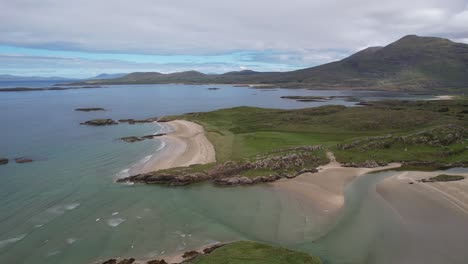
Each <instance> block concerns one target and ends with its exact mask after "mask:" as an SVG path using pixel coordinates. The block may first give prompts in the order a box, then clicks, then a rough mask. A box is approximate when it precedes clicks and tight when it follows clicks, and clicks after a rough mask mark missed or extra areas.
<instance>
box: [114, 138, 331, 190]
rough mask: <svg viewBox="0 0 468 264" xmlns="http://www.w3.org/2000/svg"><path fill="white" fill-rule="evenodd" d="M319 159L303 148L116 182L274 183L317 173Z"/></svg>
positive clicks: (155, 173)
mask: <svg viewBox="0 0 468 264" xmlns="http://www.w3.org/2000/svg"><path fill="white" fill-rule="evenodd" d="M319 148H321V146H309V147H308V149H319ZM321 161H322V160H321V159H320V158H319V157H317V156H315V155H313V154H312V153H311V152H308V151H302V152H294V153H288V154H283V155H274V156H268V157H263V158H258V159H257V160H255V161H242V162H236V161H227V162H224V163H221V164H216V165H214V166H212V167H211V168H209V169H206V170H200V171H197V170H196V169H193V168H192V167H187V168H176V169H170V170H163V171H156V172H150V173H144V174H138V175H134V176H130V177H126V178H122V179H119V180H118V182H139V183H147V184H167V185H170V186H182V185H187V184H191V183H196V182H202V181H211V182H212V183H213V184H215V185H218V186H234V185H251V184H257V183H267V182H274V181H277V180H279V179H282V178H294V177H296V176H298V175H300V174H303V173H307V172H317V169H316V166H318V165H320V164H319V163H320V162H321ZM246 172H252V173H253V175H256V174H263V175H259V176H249V177H247V176H245V175H243V174H244V173H246ZM265 174H266V175H265Z"/></svg>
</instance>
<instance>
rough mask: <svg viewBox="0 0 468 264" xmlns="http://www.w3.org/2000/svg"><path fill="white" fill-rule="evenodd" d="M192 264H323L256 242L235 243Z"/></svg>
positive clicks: (289, 251)
mask: <svg viewBox="0 0 468 264" xmlns="http://www.w3.org/2000/svg"><path fill="white" fill-rule="evenodd" d="M191 263H192V264H280V263H281V264H283V263H288V264H321V263H322V262H321V261H320V259H319V258H318V257H313V256H310V255H308V254H306V253H302V252H297V251H292V250H288V249H285V248H280V247H273V246H269V245H265V244H260V243H255V242H247V241H242V242H235V243H232V244H229V245H226V246H223V247H221V248H218V249H216V250H214V251H213V252H211V253H210V254H207V255H203V256H201V257H199V258H197V259H195V260H193V261H192V262H191Z"/></svg>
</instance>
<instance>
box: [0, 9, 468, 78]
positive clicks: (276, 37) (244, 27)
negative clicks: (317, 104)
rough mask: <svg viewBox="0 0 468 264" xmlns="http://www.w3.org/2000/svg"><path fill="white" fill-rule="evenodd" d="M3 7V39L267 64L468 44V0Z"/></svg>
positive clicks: (232, 64)
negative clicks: (414, 39) (408, 46)
mask: <svg viewBox="0 0 468 264" xmlns="http://www.w3.org/2000/svg"><path fill="white" fill-rule="evenodd" d="M0 10H1V11H0V12H1V15H0V44H1V45H8V46H15V47H30V48H37V49H46V50H47V49H49V50H50V49H55V50H75V51H86V52H96V53H97V54H99V52H106V53H133V54H157V55H169V56H170V55H197V56H211V55H220V54H229V53H234V52H239V51H242V52H249V54H250V55H251V56H249V57H248V60H258V62H259V63H260V64H259V65H261V67H259V69H260V70H261V69H262V67H264V66H265V63H266V62H269V63H272V64H274V65H276V66H277V68H278V69H280V68H281V69H282V68H284V69H287V68H294V67H296V68H299V67H304V66H311V65H317V64H320V63H324V62H329V61H332V60H336V59H341V58H343V57H344V56H346V55H349V54H351V53H353V52H355V51H357V50H359V49H362V48H365V47H368V46H375V45H386V44H388V43H390V42H393V41H395V40H396V39H398V38H400V37H402V36H404V35H407V34H418V35H426V36H440V37H447V38H450V39H453V40H455V41H461V42H468V26H467V25H468V1H467V0H412V1H408V0H393V1H376V0H327V1H325V0H321V1H318V0H287V1H285V0H274V1H272V0H249V1H247V0H232V1H220V0H197V1H194V0H177V1H176V0H132V1H128V0H127V1H122V0H79V1H78V0H76V1H65V0H40V1H39V0H0ZM0 54H1V49H0ZM96 56H97V58H98V59H99V56H98V55H96ZM0 59H1V58H0ZM244 59H245V58H244ZM0 62H1V61H0ZM135 63H138V62H135ZM154 63H155V64H158V62H157V61H155V62H154ZM219 63H226V64H228V65H229V68H231V67H233V68H239V67H243V65H242V62H241V61H237V62H234V61H229V62H222V61H219ZM200 64H203V63H200ZM215 64H216V63H215ZM159 65H161V63H159ZM281 65H283V66H281ZM141 66H145V67H137V68H145V69H147V68H148V67H147V66H150V65H141ZM151 66H154V65H151ZM156 66H157V65H156ZM276 66H275V67H276ZM130 68H132V67H130ZM151 68H152V67H151ZM156 68H157V67H156ZM175 68H177V67H175ZM266 68H268V67H266Z"/></svg>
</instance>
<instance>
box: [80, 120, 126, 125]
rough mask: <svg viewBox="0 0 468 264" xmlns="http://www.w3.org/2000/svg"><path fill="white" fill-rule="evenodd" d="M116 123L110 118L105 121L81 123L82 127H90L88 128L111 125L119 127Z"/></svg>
mask: <svg viewBox="0 0 468 264" xmlns="http://www.w3.org/2000/svg"><path fill="white" fill-rule="evenodd" d="M117 124H119V123H117V122H116V121H114V120H112V119H110V118H103V119H93V120H89V121H86V122H83V123H81V125H88V126H109V125H117Z"/></svg>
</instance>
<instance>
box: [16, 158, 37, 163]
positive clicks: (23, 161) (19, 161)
mask: <svg viewBox="0 0 468 264" xmlns="http://www.w3.org/2000/svg"><path fill="white" fill-rule="evenodd" d="M15 162H16V163H29V162H33V160H32V159H28V158H24V157H21V158H16V159H15Z"/></svg>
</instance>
